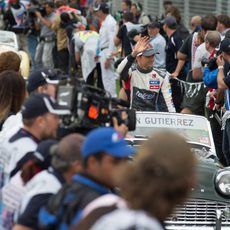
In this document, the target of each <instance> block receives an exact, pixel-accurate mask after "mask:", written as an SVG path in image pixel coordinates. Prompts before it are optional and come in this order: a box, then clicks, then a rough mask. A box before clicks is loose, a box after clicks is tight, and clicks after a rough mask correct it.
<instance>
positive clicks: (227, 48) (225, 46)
mask: <svg viewBox="0 0 230 230" xmlns="http://www.w3.org/2000/svg"><path fill="white" fill-rule="evenodd" d="M220 51H221V52H226V53H230V38H225V39H224V40H223V41H222V42H221V43H220Z"/></svg>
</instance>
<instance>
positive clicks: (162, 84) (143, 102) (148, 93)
mask: <svg viewBox="0 0 230 230" xmlns="http://www.w3.org/2000/svg"><path fill="white" fill-rule="evenodd" d="M148 47H149V41H148V39H147V38H146V37H144V38H141V39H140V40H139V42H138V43H137V44H136V45H135V47H134V49H133V52H132V54H131V55H129V56H127V57H126V58H125V59H124V60H123V61H122V62H121V63H120V65H119V66H118V69H117V71H118V73H120V76H121V79H122V80H124V81H125V82H130V91H131V94H130V98H131V99H130V100H131V107H132V108H133V109H136V110H144V111H162V112H166V111H167V112H175V108H174V105H173V103H172V97H171V93H170V90H171V88H170V84H169V78H168V76H167V75H165V73H163V72H161V71H160V70H159V69H155V68H153V62H154V55H155V50H154V49H153V48H148ZM135 60H136V63H137V65H133V63H134V61H135Z"/></svg>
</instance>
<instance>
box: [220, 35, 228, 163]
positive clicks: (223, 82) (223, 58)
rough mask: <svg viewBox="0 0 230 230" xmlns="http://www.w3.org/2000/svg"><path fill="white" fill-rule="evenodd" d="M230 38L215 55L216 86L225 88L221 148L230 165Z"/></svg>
mask: <svg viewBox="0 0 230 230" xmlns="http://www.w3.org/2000/svg"><path fill="white" fill-rule="evenodd" d="M229 47H230V39H229V38H225V39H224V40H223V41H222V42H221V45H220V50H221V51H222V54H221V55H219V56H218V57H217V65H218V75H217V83H218V88H219V89H222V90H225V92H226V93H225V109H226V112H225V113H224V115H223V117H222V129H223V145H222V150H223V154H224V156H225V160H226V166H230V152H229V149H230V146H229V140H230V133H229V127H230V119H229V118H230V116H229V108H230V107H229V88H230V83H229V82H230V76H229V64H230V48H229ZM224 62H226V63H227V64H228V68H227V69H224V66H226V65H225V63H224ZM225 74H226V75H225Z"/></svg>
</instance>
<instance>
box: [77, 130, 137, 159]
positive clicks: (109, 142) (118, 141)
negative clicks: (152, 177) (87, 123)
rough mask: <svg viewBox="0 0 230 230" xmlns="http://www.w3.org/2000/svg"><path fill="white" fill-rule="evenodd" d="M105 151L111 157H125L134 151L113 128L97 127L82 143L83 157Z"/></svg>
mask: <svg viewBox="0 0 230 230" xmlns="http://www.w3.org/2000/svg"><path fill="white" fill-rule="evenodd" d="M99 152H105V153H107V154H109V155H111V156H113V157H117V158H126V157H128V156H130V155H132V154H134V153H135V151H134V148H132V147H131V146H128V144H127V142H126V141H125V139H124V138H123V137H122V136H121V134H119V133H118V132H117V131H116V130H115V129H114V128H105V127H103V128H97V129H94V130H93V131H91V132H90V133H89V134H88V135H87V136H86V139H85V141H84V142H83V144H82V148H81V153H82V156H83V158H87V157H89V156H92V155H95V154H97V153H99Z"/></svg>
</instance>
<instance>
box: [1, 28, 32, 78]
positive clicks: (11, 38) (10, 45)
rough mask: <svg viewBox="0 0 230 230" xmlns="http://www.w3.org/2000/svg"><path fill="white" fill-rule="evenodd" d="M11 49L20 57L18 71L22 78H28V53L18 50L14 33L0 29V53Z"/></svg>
mask: <svg viewBox="0 0 230 230" xmlns="http://www.w3.org/2000/svg"><path fill="white" fill-rule="evenodd" d="M6 51H13V52H15V53H17V54H18V55H19V57H20V58H21V64H20V71H21V75H22V76H23V77H24V78H28V76H29V72H30V59H29V55H28V54H27V53H26V52H24V51H22V50H19V44H18V40H17V36H16V34H15V33H13V32H10V31H4V30H0V53H2V52H6Z"/></svg>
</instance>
